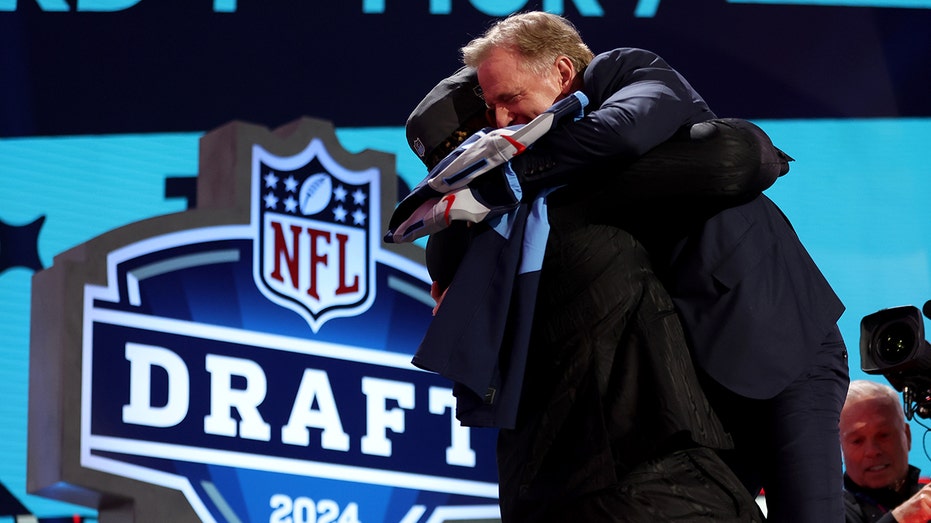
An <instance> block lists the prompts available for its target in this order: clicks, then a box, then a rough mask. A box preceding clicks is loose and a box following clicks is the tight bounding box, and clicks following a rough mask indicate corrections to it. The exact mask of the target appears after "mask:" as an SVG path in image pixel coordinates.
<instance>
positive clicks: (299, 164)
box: [252, 139, 381, 332]
mask: <svg viewBox="0 0 931 523" xmlns="http://www.w3.org/2000/svg"><path fill="white" fill-rule="evenodd" d="M380 176H381V175H380V173H379V172H378V169H376V168H371V169H367V170H364V171H355V172H354V171H349V170H347V169H345V168H344V167H342V166H340V165H339V164H337V163H336V161H335V160H334V159H333V157H332V156H331V155H330V154H329V153H328V152H327V150H326V148H325V146H324V143H323V142H322V141H321V140H319V139H314V140H312V141H311V143H310V144H309V145H308V146H307V148H306V149H304V151H302V152H301V153H299V154H297V155H294V156H290V157H280V156H275V155H273V154H271V153H269V152H268V151H266V150H265V149H263V148H262V147H261V146H259V145H255V146H253V150H252V223H253V227H254V228H255V230H256V231H255V232H256V238H257V239H258V241H256V242H255V243H254V245H255V247H254V260H255V264H254V267H255V273H254V277H255V282H256V285H257V286H258V287H259V289H261V290H262V293H263V294H265V295H266V296H267V297H268V298H269V299H270V300H272V301H274V302H276V303H278V304H279V305H282V306H284V307H287V308H290V309H292V310H294V311H296V312H298V313H299V314H301V315H302V316H303V317H304V318H305V319H306V320H307V323H308V324H309V325H310V327H311V329H313V331H314V332H317V331H318V330H319V328H320V327H321V326H322V325H323V324H324V323H325V322H326V321H327V320H329V319H331V318H335V317H343V316H355V315H358V314H361V313H363V312H365V310H367V309H368V308H369V307H370V306H371V304H372V301H373V299H374V293H373V292H372V291H373V288H372V278H373V274H374V271H375V261H374V259H373V256H372V252H373V249H374V247H375V246H374V245H373V242H375V241H378V238H379V236H378V231H377V230H376V228H377V226H378V225H379V223H378V221H379V217H380V215H381V214H380V213H381V210H380V209H379V205H378V198H377V197H376V198H373V197H372V195H378V194H379V189H380V188H379V187H378V183H379V179H380Z"/></svg>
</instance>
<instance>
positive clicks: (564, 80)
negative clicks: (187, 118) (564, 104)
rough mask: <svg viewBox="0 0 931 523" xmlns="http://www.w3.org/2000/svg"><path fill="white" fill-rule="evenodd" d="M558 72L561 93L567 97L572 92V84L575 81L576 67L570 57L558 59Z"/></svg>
mask: <svg viewBox="0 0 931 523" xmlns="http://www.w3.org/2000/svg"><path fill="white" fill-rule="evenodd" d="M556 70H557V71H558V72H559V87H560V88H561V93H562V94H564V95H566V94H569V93H570V92H571V91H572V82H573V81H574V80H575V73H576V70H575V66H574V65H572V60H570V59H569V57H568V56H560V57H559V58H557V59H556Z"/></svg>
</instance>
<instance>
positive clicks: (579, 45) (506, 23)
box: [461, 11, 594, 74]
mask: <svg viewBox="0 0 931 523" xmlns="http://www.w3.org/2000/svg"><path fill="white" fill-rule="evenodd" d="M498 47H508V48H511V49H513V50H514V51H516V52H517V53H519V54H520V56H522V57H523V58H525V59H526V67H527V68H528V69H529V70H530V71H533V72H534V73H537V74H544V73H545V72H546V70H547V68H548V67H550V66H551V65H553V64H554V63H555V62H556V59H557V58H559V57H560V56H566V57H568V58H569V60H570V61H571V62H572V65H573V67H575V70H576V71H577V72H580V71H582V70H583V69H585V67H586V66H588V64H589V62H591V61H592V58H594V54H593V53H592V51H591V49H589V48H588V46H587V45H586V44H585V42H583V41H582V36H581V35H580V34H579V31H578V29H576V27H575V25H573V24H572V22H570V21H569V20H567V19H565V18H563V17H561V16H557V15H554V14H552V13H546V12H543V11H531V12H527V13H516V14H512V15H510V16H508V17H507V18H504V19H501V20H499V21H497V22H496V23H495V24H494V25H492V26H491V27H490V28H489V29H488V30H487V31H485V34H483V35H482V36H479V37H478V38H475V39H473V40H472V41H471V42H469V43H468V44H466V45H465V46H464V47H463V48H462V49H461V52H462V61H463V63H464V64H465V65H467V66H469V67H478V66H479V65H480V64H481V63H482V62H484V61H485V60H486V59H487V58H488V54H489V53H490V52H491V51H492V49H495V48H498Z"/></svg>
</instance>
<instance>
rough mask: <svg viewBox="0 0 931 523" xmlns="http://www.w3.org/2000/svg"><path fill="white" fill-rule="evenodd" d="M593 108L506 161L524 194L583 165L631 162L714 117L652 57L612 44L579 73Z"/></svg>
mask: <svg viewBox="0 0 931 523" xmlns="http://www.w3.org/2000/svg"><path fill="white" fill-rule="evenodd" d="M583 75H584V76H583V78H584V84H585V87H584V91H585V93H586V95H587V96H588V97H589V99H590V100H591V101H592V104H591V107H593V109H592V110H591V111H590V112H588V113H587V114H586V115H585V116H584V117H583V118H581V119H579V120H577V121H575V122H572V123H567V124H564V125H561V126H560V127H557V128H556V129H553V130H552V131H550V132H549V133H548V134H547V135H545V136H544V137H542V138H541V139H540V140H539V141H538V142H537V143H536V144H534V146H533V147H532V148H531V149H530V150H528V151H527V152H526V153H524V154H523V155H521V156H519V157H517V158H515V159H514V160H513V165H514V169H515V171H516V172H517V174H518V177H519V179H520V182H521V185H522V186H523V187H525V188H527V189H528V190H529V191H530V192H535V191H536V190H539V189H540V188H543V187H553V186H557V185H563V184H565V183H566V182H568V181H569V179H570V178H571V175H573V174H575V173H577V172H578V171H579V169H582V168H584V169H585V170H587V171H589V172H591V171H592V170H593V169H592V168H593V167H594V168H595V169H594V170H595V171H597V170H598V169H597V167H598V166H600V165H602V164H604V163H605V162H608V161H610V162H611V164H612V165H613V166H614V169H615V170H616V168H617V165H618V163H620V164H625V163H630V162H633V161H634V160H635V159H637V158H639V157H640V156H642V155H643V154H645V153H646V152H647V151H649V150H651V149H653V148H654V147H656V146H657V145H659V144H660V143H662V142H664V141H666V140H668V139H669V138H670V137H672V136H673V135H674V134H675V133H676V132H677V131H678V130H679V129H681V128H682V127H683V126H685V125H688V124H691V123H696V122H699V121H703V120H707V119H710V118H713V117H714V114H713V113H712V112H711V110H710V109H709V108H708V106H707V105H706V104H705V102H704V100H702V99H701V97H700V96H699V95H698V93H696V92H695V90H694V89H692V87H691V86H690V85H689V84H688V82H687V81H686V80H685V79H684V78H683V77H682V76H681V75H680V74H679V73H677V72H676V71H675V70H674V69H672V68H671V67H669V65H667V64H666V62H665V61H663V60H662V59H661V58H660V57H658V56H657V55H655V54H653V53H651V52H649V51H645V50H642V49H632V48H624V49H616V50H614V51H611V52H608V53H604V54H602V55H599V56H598V57H596V58H595V59H594V60H593V61H592V63H591V64H590V65H589V67H588V68H587V69H586V70H585V71H584V73H583Z"/></svg>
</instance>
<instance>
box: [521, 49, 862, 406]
mask: <svg viewBox="0 0 931 523" xmlns="http://www.w3.org/2000/svg"><path fill="white" fill-rule="evenodd" d="M582 74H583V80H584V87H583V89H582V90H583V92H584V93H585V94H586V95H587V96H588V97H589V100H590V102H589V105H588V108H587V111H588V112H587V114H586V115H585V117H583V118H582V119H580V120H578V121H576V122H573V123H567V124H565V125H562V126H560V127H559V128H557V129H554V130H553V131H551V132H550V133H548V134H547V135H546V136H544V137H543V138H541V139H540V141H538V142H537V143H536V144H535V145H534V147H533V148H532V149H530V150H529V151H527V152H526V153H524V155H522V156H519V157H517V158H515V159H514V160H513V161H512V164H513V166H514V169H515V171H516V172H517V174H518V177H519V179H520V181H521V184H522V186H523V187H524V188H525V189H527V190H528V191H527V192H531V193H532V192H533V190H534V189H536V188H540V187H546V186H555V185H562V184H564V183H568V184H569V187H571V189H570V188H567V189H568V193H569V194H573V191H574V192H575V195H576V197H578V194H579V193H580V191H579V189H578V187H580V186H584V187H586V189H585V190H583V191H581V192H582V193H585V192H588V193H589V194H590V195H591V196H590V198H594V199H598V198H601V200H602V201H601V202H600V205H595V204H593V203H592V202H591V201H589V202H587V203H586V198H585V197H581V201H582V202H583V203H582V205H580V206H579V207H580V209H586V211H585V212H591V209H594V208H600V209H601V210H602V212H604V210H605V208H606V207H610V208H611V209H610V211H609V212H607V213H605V216H606V217H607V218H606V219H610V220H613V221H614V222H615V224H617V225H620V226H621V227H624V228H625V229H627V230H629V231H630V232H632V233H634V234H635V235H637V236H638V237H639V239H640V240H641V241H642V242H643V243H644V244H645V245H646V246H647V248H648V249H649V250H650V252H651V255H652V257H653V263H654V269H655V270H656V272H657V274H658V275H659V276H660V278H661V279H662V280H663V282H664V284H665V286H666V288H667V289H668V291H669V293H670V294H671V296H672V298H673V300H674V302H675V303H676V306H677V308H678V311H679V313H680V316H681V319H682V322H683V327H684V329H685V331H686V334H687V335H688V337H689V342H690V344H691V349H692V351H693V354H694V357H695V360H696V362H697V363H698V366H699V367H700V368H701V369H703V370H704V371H705V372H706V373H707V374H708V375H710V376H711V377H712V378H714V379H715V380H716V381H718V382H719V383H720V384H722V385H724V386H725V387H727V388H728V389H730V390H732V391H734V392H736V393H738V394H741V395H743V396H746V397H750V398H757V399H764V398H770V397H773V396H775V395H776V394H778V393H779V392H780V391H782V390H783V389H784V388H785V387H786V386H787V385H788V384H789V383H790V382H791V381H793V380H794V379H795V378H797V377H798V376H799V375H800V374H801V373H802V372H804V370H805V369H806V368H807V367H808V365H809V364H810V363H811V359H812V357H813V356H814V354H815V352H816V351H817V350H818V348H819V346H820V344H821V342H822V341H823V340H824V339H825V337H826V336H827V334H828V333H829V332H830V331H831V329H832V328H834V327H835V325H836V322H837V320H838V318H840V316H841V314H842V313H843V311H844V306H843V304H842V303H841V301H840V299H839V298H838V297H837V295H836V294H835V293H834V291H833V290H832V288H831V286H830V285H829V284H828V282H827V280H826V279H825V278H824V276H823V275H822V273H821V271H820V270H819V269H818V267H817V266H816V265H815V263H814V261H813V260H812V258H811V257H810V256H809V254H808V252H807V251H806V249H805V248H804V246H803V245H802V243H801V241H800V240H799V238H798V236H797V235H796V233H795V231H794V230H793V228H792V226H791V224H790V223H789V221H788V220H787V219H786V217H785V216H784V215H783V213H782V212H781V211H780V210H779V209H778V208H777V206H776V205H775V204H774V203H773V202H772V201H771V200H770V199H769V198H767V197H766V196H765V195H762V194H754V195H751V196H750V197H748V198H744V199H742V200H737V201H733V202H731V203H730V206H726V207H724V206H716V207H715V208H714V210H713V212H712V211H709V209H708V208H707V207H704V208H703V207H701V206H700V205H692V204H694V203H695V202H694V201H689V200H687V199H682V198H678V199H674V200H672V201H667V202H666V203H667V207H661V206H660V207H658V206H656V205H653V204H652V203H650V202H648V203H647V204H646V205H643V206H642V207H639V208H638V206H637V203H638V201H637V195H636V193H637V190H636V186H635V185H634V186H629V187H625V188H624V191H622V192H628V193H631V194H618V192H619V191H618V189H617V187H618V186H617V185H614V186H612V185H611V183H610V182H606V181H605V180H606V179H607V178H606V177H610V176H611V175H612V174H613V175H615V176H616V175H617V174H618V173H619V172H621V169H619V168H618V167H623V166H627V165H629V164H630V163H631V162H632V161H634V160H635V159H636V158H638V157H639V156H641V155H643V154H644V153H645V152H647V151H648V150H650V149H652V148H653V147H656V146H657V145H659V144H660V143H662V142H664V141H666V140H668V139H669V138H670V137H673V136H674V135H675V134H676V133H677V132H679V131H680V130H681V129H682V128H683V127H684V126H689V125H692V124H695V123H698V122H702V121H706V120H709V119H713V118H715V115H714V113H713V112H712V111H711V110H710V109H709V108H708V105H707V104H706V103H705V101H704V100H703V99H702V98H701V97H700V96H699V95H698V93H697V92H696V91H695V90H694V89H693V88H692V86H691V85H689V83H688V82H687V81H686V80H685V78H683V77H682V76H681V75H680V74H679V73H677V72H676V71H675V70H674V69H672V68H671V67H670V66H669V65H668V64H666V62H665V61H663V60H662V59H661V58H660V57H659V56H657V55H655V54H654V53H651V52H649V51H645V50H642V49H633V48H621V49H615V50H613V51H610V52H607V53H603V54H600V55H598V56H597V57H595V59H594V60H593V61H592V63H591V64H590V65H589V66H588V67H587V68H586V70H585V71H584V72H583V73H582ZM697 175H698V173H696V176H697ZM663 185H667V186H668V187H669V189H670V190H671V191H675V188H676V187H677V185H678V184H675V183H669V184H663ZM621 186H623V185H621ZM608 187H614V189H613V191H612V190H606V188H608ZM567 189H564V190H567ZM611 192H613V193H614V194H613V196H612V198H614V200H613V205H612V203H610V202H608V203H605V201H604V194H605V193H611ZM558 194H559V193H557V194H554V195H553V196H552V197H551V200H552V199H553V198H555V197H556V196H557V195H558ZM572 198H573V197H572V196H570V197H567V199H569V200H571V199H572ZM692 200H694V198H693V199H692ZM619 201H623V202H624V203H623V208H619V205H621V204H619V203H618V202H619ZM641 203H642V202H641ZM669 206H671V208H670V207H669ZM657 209H659V210H657ZM651 211H652V212H651ZM686 211H689V212H692V211H695V212H694V213H692V214H684V213H685V212H686ZM697 216H701V218H700V219H697V218H696V217H697Z"/></svg>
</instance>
